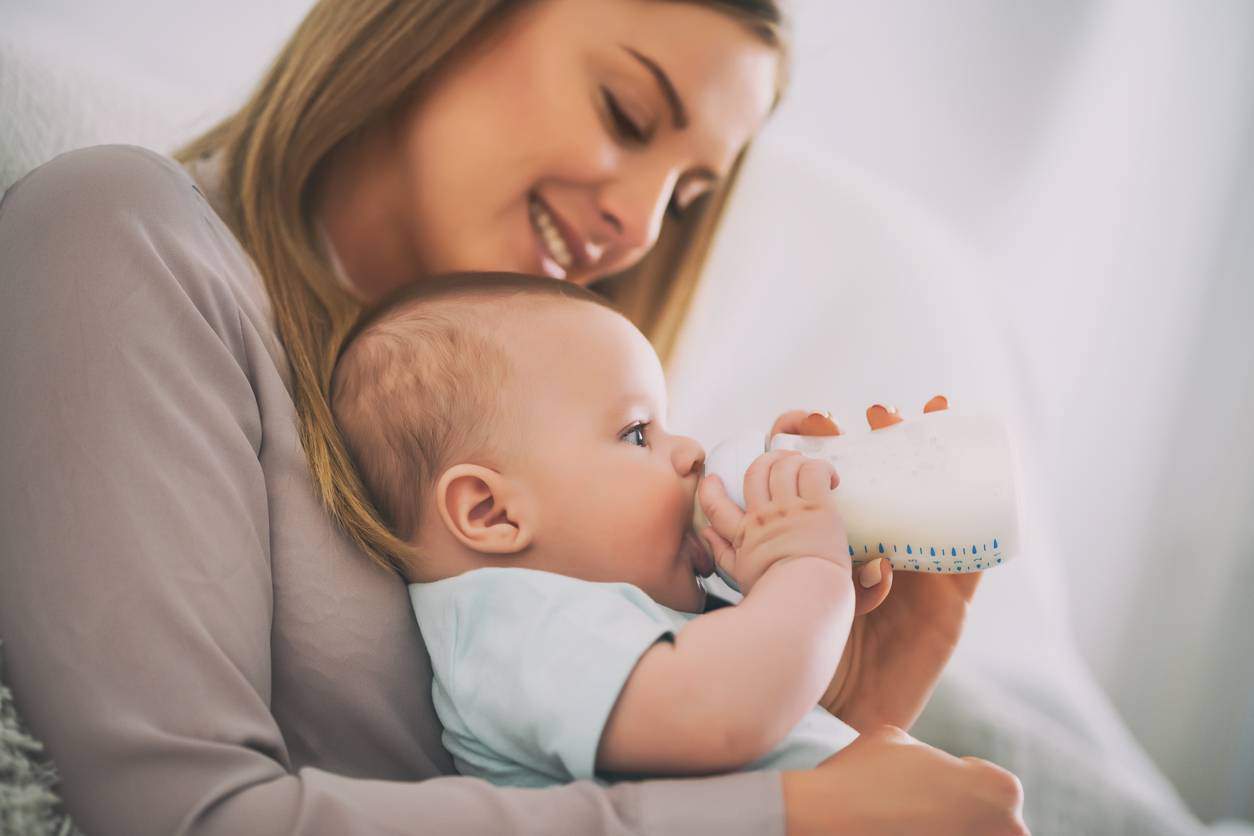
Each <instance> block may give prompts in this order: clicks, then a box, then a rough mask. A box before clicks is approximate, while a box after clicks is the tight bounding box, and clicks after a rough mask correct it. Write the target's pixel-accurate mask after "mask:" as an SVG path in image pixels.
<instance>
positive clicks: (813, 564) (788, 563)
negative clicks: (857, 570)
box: [755, 554, 853, 590]
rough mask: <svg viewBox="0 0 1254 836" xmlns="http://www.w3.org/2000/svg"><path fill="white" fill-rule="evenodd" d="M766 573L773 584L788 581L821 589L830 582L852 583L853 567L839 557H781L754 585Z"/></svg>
mask: <svg viewBox="0 0 1254 836" xmlns="http://www.w3.org/2000/svg"><path fill="white" fill-rule="evenodd" d="M768 575H769V576H770V577H772V578H773V579H774V580H773V581H772V583H773V584H774V583H789V584H790V585H798V586H803V587H810V586H813V588H814V589H820V590H821V589H826V588H829V585H830V584H839V585H841V586H844V585H847V584H852V581H853V568H852V567H851V566H850V564H849V563H847V562H844V561H841V560H839V559H833V558H830V557H824V556H822V555H812V554H803V555H793V556H790V557H782V558H780V559H779V560H777V561H775V562H774V563H772V564H771V565H770V566H768V567H766V571H764V572H763V573H762V575H761V576H760V577H759V578H758V583H757V584H755V586H757V585H760V584H761V583H762V581H763V580H764V579H765V578H766V577H767V576H768ZM851 588H852V587H851Z"/></svg>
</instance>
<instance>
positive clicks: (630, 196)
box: [599, 167, 674, 253]
mask: <svg viewBox="0 0 1254 836" xmlns="http://www.w3.org/2000/svg"><path fill="white" fill-rule="evenodd" d="M673 180H674V178H673V177H672V175H671V173H670V172H669V171H657V172H648V171H645V170H643V167H641V168H640V169H637V170H635V171H633V172H630V173H625V174H624V175H623V176H621V177H619V178H617V179H616V180H615V182H613V183H610V184H607V185H606V186H605V187H604V188H603V189H602V192H601V195H600V201H599V203H600V206H599V210H600V213H601V218H602V220H603V221H604V223H605V226H606V228H607V231H608V233H609V238H610V241H611V242H612V246H613V249H617V250H619V251H621V252H623V253H634V252H642V251H645V250H648V249H649V248H650V247H652V246H653V243H654V242H655V241H656V240H657V236H658V233H659V232H660V231H661V229H662V219H663V218H664V217H665V215H666V204H667V203H668V202H669V201H670V198H671V192H672V190H673V188H674V182H673Z"/></svg>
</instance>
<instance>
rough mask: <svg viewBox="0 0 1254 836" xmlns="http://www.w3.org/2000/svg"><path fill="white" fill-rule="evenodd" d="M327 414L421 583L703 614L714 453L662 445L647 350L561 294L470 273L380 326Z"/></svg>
mask: <svg viewBox="0 0 1254 836" xmlns="http://www.w3.org/2000/svg"><path fill="white" fill-rule="evenodd" d="M331 407H332V411H333V413H334V416H335V420H336V423H337V425H338V426H339V428H340V431H341V433H342V434H343V436H344V439H345V442H346V444H347V446H348V450H349V453H350V455H351V456H352V459H353V461H354V463H355V464H356V466H357V469H358V472H359V473H360V474H361V477H362V481H363V482H364V484H365V486H366V489H367V490H368V492H369V493H370V495H371V497H372V498H373V500H374V502H375V504H376V507H377V509H378V510H379V512H380V514H381V515H382V516H383V519H384V520H385V521H386V522H387V523H388V525H389V526H390V527H391V528H392V531H393V533H394V534H396V535H397V536H398V537H400V538H401V539H402V540H404V541H405V542H406V543H408V544H409V545H410V546H412V547H413V550H414V554H415V556H414V557H413V558H412V559H411V560H409V561H407V564H408V565H407V566H406V570H407V574H408V575H409V580H411V581H434V580H438V579H441V578H445V577H451V576H453V575H458V574H461V573H462V572H466V571H469V570H471V569H476V568H481V567H486V566H517V567H523V568H529V569H541V570H545V571H550V572H557V573H560V574H563V575H568V576H571V577H576V578H582V579H584V580H590V581H621V582H627V583H632V584H635V585H636V586H638V587H640V588H641V589H643V590H644V591H645V592H646V593H648V594H649V595H650V596H651V597H652V598H653V599H654V600H656V601H658V602H659V603H662V604H665V605H666V606H669V607H671V608H673V609H679V610H687V611H693V612H696V611H700V609H701V606H702V604H703V602H704V592H703V590H702V588H701V586H700V585H699V584H698V583H697V579H696V574H695V571H694V564H695V565H700V566H702V568H708V562H707V560H708V558H706V556H705V550H704V548H703V546H702V545H701V543H700V540H699V538H697V537H696V536H695V534H693V533H692V529H691V521H692V509H693V501H694V496H695V492H696V486H697V480H698V478H699V477H700V474H701V469H702V464H703V461H704V457H705V454H704V451H703V450H702V449H701V445H700V444H698V443H697V442H696V441H694V440H692V439H690V438H686V437H684V436H679V435H672V434H670V433H669V432H667V430H666V383H665V378H664V377H663V373H662V367H661V364H660V363H659V362H658V358H657V355H656V354H655V353H654V351H653V348H652V346H651V345H650V344H649V342H648V340H647V339H645V337H644V335H643V334H641V333H640V331H639V330H637V329H636V327H635V326H634V325H633V324H632V323H631V322H630V321H629V320H627V319H626V318H625V317H623V316H622V315H621V314H619V313H618V312H617V311H615V310H614V309H613V308H612V307H610V306H609V304H608V303H607V302H606V301H605V300H604V299H602V298H601V297H600V296H597V295H596V294H595V293H593V292H591V291H588V290H585V289H583V288H581V287H579V286H577V285H573V284H569V283H566V282H561V281H558V280H556V279H547V278H537V277H532V276H523V275H516V274H478V273H475V274H461V275H457V276H451V277H447V278H441V279H432V280H429V281H424V282H422V283H420V284H419V285H417V286H415V287H413V288H411V289H409V290H408V291H406V292H405V293H404V294H402V295H401V296H399V297H394V298H393V299H391V300H389V301H388V302H386V303H385V304H384V305H382V306H381V307H380V308H379V309H376V310H375V311H374V312H372V313H370V314H367V315H366V317H365V318H364V319H363V320H362V323H361V324H360V325H359V326H358V327H357V328H356V329H355V330H354V333H353V334H352V335H350V338H349V340H348V341H347V342H346V344H345V348H344V350H343V351H342V352H341V355H340V358H339V361H338V363H337V365H336V368H335V374H334V376H333V379H332V386H331Z"/></svg>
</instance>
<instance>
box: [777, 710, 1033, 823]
mask: <svg viewBox="0 0 1254 836" xmlns="http://www.w3.org/2000/svg"><path fill="white" fill-rule="evenodd" d="M784 810H785V815H786V819H787V833H788V836H811V834H827V833H860V834H889V833H928V834H935V836H968V835H969V834H976V835H977V836H1024V834H1027V832H1028V829H1027V826H1026V825H1025V824H1024V821H1023V786H1022V785H1021V784H1020V783H1019V779H1018V778H1016V777H1015V776H1014V775H1012V774H1011V773H1009V772H1007V771H1006V770H1004V769H1002V768H1001V767H1000V766H997V765H996V764H992V763H989V762H988V761H984V760H981V759H979V758H972V757H966V758H955V757H954V756H953V755H949V754H947V753H945V752H942V751H941V750H939V749H934V748H932V747H931V746H928V745H926V744H923V743H920V742H919V741H917V740H915V739H914V738H912V737H911V736H910V735H908V734H906V733H905V732H903V731H902V730H901V729H898V728H895V727H893V726H880V727H878V728H875V729H872V730H870V731H868V732H865V733H863V734H862V735H861V736H860V737H859V738H858V739H857V740H855V741H854V742H853V743H851V744H849V745H848V746H846V747H845V748H844V749H842V750H840V751H839V752H837V753H836V754H835V755H832V756H831V757H830V758H828V759H827V760H825V761H824V762H823V763H821V764H820V765H819V766H818V767H816V768H814V769H809V770H803V771H794V772H785V773H784Z"/></svg>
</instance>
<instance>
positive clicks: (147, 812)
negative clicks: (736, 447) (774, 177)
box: [0, 0, 1022, 834]
mask: <svg viewBox="0 0 1254 836" xmlns="http://www.w3.org/2000/svg"><path fill="white" fill-rule="evenodd" d="M781 58H782V45H781V43H780V41H779V35H778V12H777V10H776V8H775V4H774V2H772V1H771V0H693V2H686V3H675V2H659V1H658V0H532V2H503V1H499V2H489V1H488V0H479V1H478V2H474V1H473V0H462V2H450V0H412V2H409V3H400V2H385V0H371V2H366V0H324V2H322V3H321V4H319V5H318V6H317V7H315V8H314V9H313V11H312V12H311V13H310V14H309V16H308V18H307V19H306V20H305V22H304V23H303V24H302V25H301V27H300V28H299V30H298V31H297V32H296V33H295V35H294V36H293V38H292V40H291V41H290V43H289V44H288V45H287V47H286V48H285V49H284V50H283V52H282V53H281V54H280V56H279V58H278V60H277V61H276V63H275V64H274V66H273V67H272V68H271V70H270V71H269V73H268V74H267V76H266V77H265V79H264V80H263V82H262V84H261V85H260V87H259V88H258V90H257V92H256V93H255V95H254V97H253V99H252V100H251V101H250V102H248V103H247V104H246V105H245V106H244V107H243V108H242V109H241V111H240V112H239V113H238V114H236V115H235V116H233V117H231V118H229V119H227V120H226V121H225V122H224V123H223V124H222V125H220V126H219V127H217V128H216V129H214V130H213V131H211V132H210V133H209V134H208V135H207V136H205V137H204V138H202V139H201V140H199V141H198V142H196V143H194V144H193V145H192V146H191V147H190V148H188V149H186V151H185V152H184V153H183V154H182V155H181V159H182V160H183V161H184V162H185V163H187V164H188V166H189V168H190V169H191V172H192V174H193V175H194V177H195V179H194V180H193V179H192V178H191V177H189V176H188V173H187V172H186V171H185V170H183V169H181V168H179V167H178V166H176V165H175V164H174V163H172V162H171V161H169V160H166V159H164V158H162V157H160V156H158V155H155V154H152V153H151V152H146V151H143V150H142V149H135V148H124V147H113V148H97V149H88V150H86V151H80V152H74V153H71V154H68V155H65V156H63V157H61V158H59V159H57V160H55V161H53V162H52V163H50V164H48V165H47V166H44V167H43V168H41V169H39V170H37V171H36V172H35V173H33V174H32V175H30V176H28V177H27V178H26V179H25V180H24V181H22V182H20V183H19V184H17V185H15V186H14V187H12V188H11V189H10V190H9V192H8V194H7V195H6V197H5V200H4V203H3V204H2V205H0V265H3V276H4V282H3V283H2V290H0V294H2V296H0V340H2V343H0V357H2V358H3V359H2V360H0V363H3V377H2V378H0V379H3V381H4V386H5V392H6V397H5V400H6V404H5V408H4V410H3V414H4V424H3V427H2V429H3V432H0V450H2V451H3V452H2V453H0V462H3V467H0V471H2V472H3V474H4V476H3V478H4V493H3V502H2V503H0V506H2V507H3V510H2V511H0V515H2V516H0V530H3V531H4V538H5V549H4V552H3V560H4V563H3V577H4V584H3V585H2V587H0V636H2V637H3V638H4V640H5V649H6V657H7V658H6V663H7V666H6V672H7V673H8V676H9V679H10V685H11V687H12V688H13V690H14V693H15V697H16V700H17V702H18V704H19V706H20V707H21V709H22V711H23V713H24V715H25V717H26V720H27V721H28V723H29V724H30V726H31V727H32V729H33V730H34V732H35V733H36V734H37V735H38V736H40V737H41V738H42V739H43V740H44V741H45V742H46V743H47V744H48V750H49V754H50V755H51V756H52V757H53V759H54V760H55V761H56V762H57V764H58V767H59V769H60V771H61V775H62V784H61V791H62V794H63V797H64V799H65V801H66V804H67V807H68V809H69V810H70V812H71V813H72V814H73V815H74V817H75V818H76V819H77V821H78V823H79V824H80V826H81V827H83V828H84V829H85V830H86V831H87V832H92V833H95V832H100V833H134V834H141V833H171V832H186V833H197V834H200V833H232V834H234V833H260V832H274V833H290V832H299V833H318V834H321V833H327V834H331V833H337V834H338V833H349V832H351V833H375V832H389V833H390V832H414V833H440V834H456V833H503V832H536V833H552V834H560V833H570V834H585V833H677V834H678V833H697V832H720V833H754V834H757V833H782V832H785V828H786V829H787V832H788V833H808V832H829V831H831V832H838V831H839V830H840V829H845V830H846V831H847V832H876V831H877V830H882V829H888V828H895V829H897V830H901V829H910V828H912V827H919V828H922V827H926V828H927V830H928V832H935V833H947V832H951V833H971V832H996V833H1015V832H1022V831H1021V828H1022V823H1021V820H1020V819H1019V812H1018V811H1019V805H1020V802H1021V790H1020V789H1019V786H1018V784H1017V782H1016V781H1015V779H1014V778H1013V776H1010V775H1009V774H1008V773H1005V772H1004V771H1002V770H1000V769H998V768H996V767H994V766H992V765H989V764H985V763H983V762H980V761H976V760H974V759H969V760H968V759H962V760H960V759H956V758H952V757H950V756H948V755H946V754H944V753H941V752H938V751H936V750H933V749H930V748H928V747H924V746H922V745H920V744H917V743H915V742H913V741H912V740H910V739H909V738H908V736H906V735H905V734H903V733H902V732H900V731H899V730H897V729H894V728H890V727H888V726H884V725H882V724H893V725H896V726H900V727H909V725H910V724H911V723H912V722H913V720H914V718H915V717H916V716H917V715H918V712H919V711H920V709H921V707H922V705H923V703H924V701H925V700H926V698H927V695H928V693H930V690H931V688H932V687H933V685H934V683H935V680H936V677H937V675H938V674H939V671H940V669H941V667H942V666H943V665H944V663H945V661H946V660H947V659H948V657H949V654H950V652H951V651H952V649H953V647H954V645H955V643H956V641H957V638H958V635H959V634H960V632H961V627H962V621H963V615H964V612H965V608H966V605H967V602H968V601H969V599H970V597H971V594H972V593H973V591H974V581H973V580H965V579H941V578H928V579H926V582H923V580H924V579H921V578H911V579H910V581H911V583H907V582H905V581H904V580H898V582H897V587H898V588H897V591H896V592H894V593H893V594H891V595H890V596H889V597H888V599H887V600H886V602H885V603H884V604H883V605H882V606H881V607H880V608H879V609H878V610H876V611H875V612H873V613H871V614H869V615H868V616H866V617H865V619H864V620H862V621H860V623H859V624H858V626H857V627H856V628H855V638H854V640H852V641H851V642H850V649H849V651H848V652H847V656H846V660H845V661H844V662H842V664H844V665H846V666H849V667H850V668H851V670H852V676H851V682H852V686H851V687H850V688H849V689H847V691H846V692H845V693H842V694H833V695H831V701H830V705H831V708H832V710H834V711H835V712H836V713H838V714H839V716H841V717H842V718H844V719H846V720H847V721H848V722H850V723H851V724H853V725H855V726H856V727H857V728H859V729H860V730H863V731H864V732H865V734H864V736H863V737H862V738H860V739H859V740H858V741H857V742H856V743H855V744H854V745H853V746H851V747H849V748H848V749H847V750H845V751H843V752H842V753H841V754H840V755H838V756H837V757H836V758H834V759H832V760H831V761H829V762H828V763H827V764H825V765H824V766H823V767H820V768H819V769H816V770H812V771H809V772H795V773H787V774H785V775H784V776H783V777H782V779H781V777H780V775H779V774H776V773H752V774H740V775H730V776H719V777H712V778H705V779H695V780H685V781H645V782H641V783H631V784H620V785H617V786H614V787H610V788H601V787H599V786H596V785H593V784H591V783H588V782H581V783H575V784H571V785H569V786H565V787H560V788H556V789H552V790H545V791H520V790H506V789H499V788H495V787H492V786H489V785H487V784H485V783H483V782H480V781H476V780H472V779H467V778H461V777H456V776H454V775H453V774H452V773H453V769H452V765H451V763H450V761H449V758H448V755H447V753H446V752H445V751H444V750H443V748H442V747H441V745H440V729H439V727H438V725H437V723H436V721H435V716H434V713H433V710H432V707H431V703H430V675H431V674H430V668H429V666H428V665H427V664H426V656H425V653H424V652H423V650H422V642H421V637H420V636H419V635H418V633H417V630H416V627H415V625H414V623H413V619H412V617H411V615H410V612H409V609H408V607H409V604H408V599H407V597H406V594H405V588H404V585H403V584H402V583H401V582H400V581H399V579H398V578H396V577H395V575H394V574H392V573H391V572H390V571H388V568H387V562H388V559H387V555H388V553H389V545H390V541H389V540H388V537H387V535H386V531H385V530H384V529H383V527H382V526H380V525H379V524H378V521H377V519H376V518H375V516H374V514H373V512H372V511H371V510H370V507H369V503H368V502H366V501H364V499H363V493H362V490H361V487H360V485H359V484H358V483H357V481H356V479H355V478H354V477H353V475H352V472H351V469H350V468H348V467H347V464H346V462H347V460H346V458H345V457H344V454H343V450H342V448H341V446H340V444H339V442H338V439H337V438H336V436H335V433H334V432H333V430H332V427H331V423H330V419H329V417H328V414H327V410H326V405H325V391H326V383H327V378H328V375H329V372H330V362H331V358H332V357H333V356H334V347H335V343H336V340H337V339H338V337H339V335H341V334H342V332H343V329H344V328H345V327H346V325H347V323H348V322H349V321H351V319H352V317H353V316H354V315H355V313H356V312H357V311H358V310H359V308H360V306H361V304H362V303H364V302H368V301H370V300H372V299H375V298H378V297H379V296H380V295H382V294H383V293H385V292H387V291H388V290H390V289H392V288H394V287H396V286H398V285H401V284H404V283H408V282H413V281H420V280H422V278H423V277H424V276H428V275H431V274H433V273H436V272H441V271H446V270H457V269H475V268H480V269H507V270H523V271H527V272H542V273H548V274H549V275H552V276H555V277H560V278H565V279H566V280H569V281H577V282H580V283H583V284H595V286H596V287H597V288H599V289H603V290H604V291H605V292H606V293H608V294H611V295H612V296H614V297H615V298H616V299H617V300H618V301H619V302H620V304H621V305H622V306H623V307H624V308H625V309H626V310H627V311H628V312H629V313H630V314H631V315H632V316H633V317H634V318H635V320H636V321H637V322H638V323H639V324H640V325H641V326H642V327H643V328H644V329H645V330H646V332H647V333H649V334H650V335H651V336H652V337H653V339H654V340H655V341H656V342H657V344H658V345H659V348H661V349H662V350H663V351H665V350H666V348H667V347H668V346H669V344H670V340H671V338H672V336H673V334H674V332H675V330H676V328H677V324H678V322H679V320H680V318H681V316H682V313H683V309H684V307H685V304H686V300H687V298H688V294H689V293H690V292H691V289H692V286H693V282H694V281H695V275H696V271H697V268H698V267H699V265H700V260H701V255H702V253H703V251H704V248H705V245H706V242H707V241H708V239H709V236H710V234H711V232H712V230H713V227H714V224H715V223H716V220H717V214H718V209H719V205H720V203H721V201H722V200H723V197H724V196H725V195H726V194H727V184H728V182H729V181H730V179H731V177H732V172H733V171H734V168H735V164H736V161H737V160H738V159H739V157H740V154H741V152H742V151H743V149H744V147H745V146H746V143H747V142H748V141H749V139H750V138H751V137H752V135H753V134H754V133H755V132H756V131H757V129H758V127H759V126H760V124H761V123H762V121H763V120H764V119H765V118H766V116H767V114H768V113H769V111H770V109H771V107H772V106H773V102H774V100H775V97H776V91H777V89H778V87H779V84H780V83H781V81H780V80H781V77H782V69H781ZM646 253H648V254H649V255H648V257H647V258H646V257H645V256H646ZM798 421H799V416H798V415H797V414H795V413H789V414H786V415H784V416H781V419H780V422H779V423H778V426H780V427H792V426H795V425H796V424H797V422H798ZM337 524H338V525H337ZM363 552H364V553H365V555H366V556H367V557H370V558H373V561H372V560H369V559H367V557H363ZM916 580H917V581H920V582H918V583H914V582H913V581H916ZM920 618H923V619H926V621H927V624H928V625H929V627H930V628H931V630H932V632H931V633H930V638H929V639H925V640H922V641H920V639H919V637H918V636H919V630H918V628H917V627H916V626H915V622H917V620H918V619H920ZM925 634H926V633H925ZM907 636H908V637H909V639H908V640H907ZM437 776H448V777H437ZM890 779H891V781H892V782H893V783H895V784H897V785H898V786H902V785H903V784H902V783H901V782H903V781H905V782H908V783H905V784H904V785H905V786H911V787H913V788H912V789H911V790H910V795H909V797H908V798H903V797H901V796H899V795H898V794H897V793H894V792H893V791H892V790H890V789H888V788H887V787H888V784H887V782H888V781H889V780H890Z"/></svg>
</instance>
